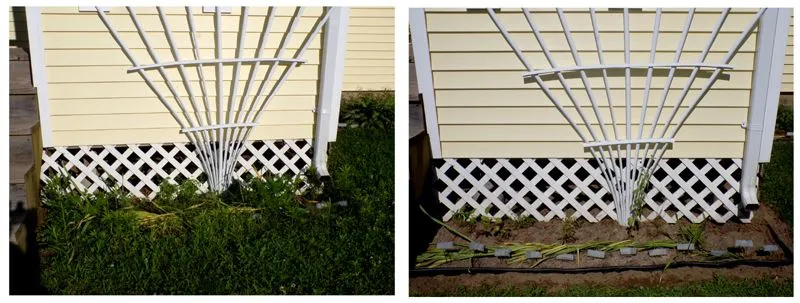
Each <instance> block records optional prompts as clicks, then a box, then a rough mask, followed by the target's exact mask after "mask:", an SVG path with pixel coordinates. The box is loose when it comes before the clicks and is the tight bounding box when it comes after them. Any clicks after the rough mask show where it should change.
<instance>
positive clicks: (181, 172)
mask: <svg viewBox="0 0 800 303" xmlns="http://www.w3.org/2000/svg"><path fill="white" fill-rule="evenodd" d="M194 149H195V147H194V145H192V144H190V143H176V144H129V145H103V146H73V147H55V148H47V149H45V150H44V152H43V153H42V182H45V183H46V182H47V181H49V180H50V177H51V176H54V175H56V174H58V173H63V172H64V170H66V171H67V172H68V173H69V174H70V176H71V177H72V178H73V180H74V181H75V182H74V183H75V184H76V185H77V186H78V187H79V188H80V189H81V190H85V191H88V192H95V191H97V190H105V189H107V188H108V185H109V184H116V185H118V186H120V187H122V188H124V189H125V190H127V191H129V192H130V193H132V194H134V195H137V196H140V197H148V198H153V197H155V194H156V192H157V191H158V185H159V184H160V183H161V181H163V180H165V179H170V180H171V181H179V180H182V179H197V180H201V181H205V174H204V173H203V170H202V169H201V166H200V161H199V159H197V155H196V154H195V152H194ZM311 153H312V151H311V139H301V140H289V141H284V140H278V141H249V142H246V143H245V145H244V151H243V152H242V154H241V155H240V156H239V158H238V159H237V164H236V168H235V174H236V176H237V177H239V178H244V177H245V176H246V175H248V174H249V175H251V176H257V175H266V174H267V173H271V174H275V175H282V174H289V175H290V176H295V175H298V174H300V173H302V172H303V171H304V170H305V169H306V168H308V167H309V165H310V164H311ZM201 183H202V184H201V190H207V189H208V184H207V183H206V182H201Z"/></svg>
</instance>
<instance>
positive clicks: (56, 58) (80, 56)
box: [44, 48, 320, 69]
mask: <svg viewBox="0 0 800 303" xmlns="http://www.w3.org/2000/svg"><path fill="white" fill-rule="evenodd" d="M276 51H277V49H264V53H265V54H274V53H275V52H276ZM286 51H287V52H289V53H294V52H296V51H297V49H292V48H290V49H287V50H286ZM155 52H156V55H157V56H158V57H159V58H160V59H161V60H163V61H174V58H173V57H172V52H171V50H170V49H156V50H155ZM178 52H179V56H180V57H181V59H183V60H194V51H193V50H192V49H186V48H184V49H179V50H178ZM214 52H215V51H214V50H213V49H201V50H200V58H213V57H214V56H215V55H214ZM131 53H133V56H134V57H136V58H137V60H140V61H144V60H145V59H148V60H147V61H152V60H149V59H150V55H149V54H148V53H147V50H145V49H134V50H131ZM243 53H244V54H251V55H254V54H255V49H244V51H243ZM44 56H45V61H46V62H47V65H48V66H118V67H121V68H125V69H128V68H130V67H131V64H130V61H128V58H126V57H125V55H124V54H123V53H122V51H121V50H113V49H46V50H45V51H44ZM222 56H223V57H225V58H234V57H235V56H236V49H231V48H229V49H223V50H222ZM304 57H305V59H306V63H304V64H301V65H299V66H300V67H301V68H302V66H303V65H317V64H319V59H320V50H308V51H306V53H305V55H304ZM149 63H150V62H149ZM261 66H262V69H263V68H264V66H266V65H263V64H262V65H261Z"/></svg>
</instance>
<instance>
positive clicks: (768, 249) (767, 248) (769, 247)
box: [762, 244, 780, 253]
mask: <svg viewBox="0 0 800 303" xmlns="http://www.w3.org/2000/svg"><path fill="white" fill-rule="evenodd" d="M762 250H763V251H765V252H768V253H773V252H777V251H779V250H780V248H779V247H778V245H775V244H768V245H764V248H762Z"/></svg>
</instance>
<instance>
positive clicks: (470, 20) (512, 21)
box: [427, 10, 753, 35]
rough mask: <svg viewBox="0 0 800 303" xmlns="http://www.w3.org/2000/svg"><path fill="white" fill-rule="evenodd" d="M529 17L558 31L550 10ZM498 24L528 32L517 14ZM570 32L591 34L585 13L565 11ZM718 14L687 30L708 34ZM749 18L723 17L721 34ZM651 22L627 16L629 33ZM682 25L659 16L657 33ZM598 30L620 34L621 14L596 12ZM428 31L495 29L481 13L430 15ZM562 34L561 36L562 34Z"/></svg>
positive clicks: (701, 16)
mask: <svg viewBox="0 0 800 303" xmlns="http://www.w3.org/2000/svg"><path fill="white" fill-rule="evenodd" d="M534 14H535V15H533V20H534V22H535V24H536V26H537V28H538V29H539V31H541V32H557V33H561V32H562V27H561V22H560V20H559V18H558V14H557V13H556V12H555V11H553V12H550V13H536V12H534ZM497 16H498V18H499V20H500V22H502V24H503V26H505V28H506V30H508V31H509V32H525V33H528V32H530V31H531V28H530V25H528V22H527V21H526V20H525V16H524V15H523V14H522V13H521V12H506V11H503V12H502V13H499V14H497ZM564 16H565V17H566V20H567V24H568V25H569V29H570V31H572V32H589V33H591V32H592V31H593V29H592V22H591V17H590V15H589V14H587V13H586V12H576V11H573V12H566V13H565V14H564ZM717 17H719V13H698V14H696V15H695V19H694V20H693V22H692V26H691V27H690V28H689V30H690V31H691V32H705V31H707V32H711V29H713V28H714V25H715V23H716V22H717ZM752 18H753V15H752V14H750V13H746V14H741V13H737V10H732V12H731V14H730V15H729V16H728V17H727V20H726V23H725V24H723V26H722V29H721V32H723V33H724V32H740V31H741V28H742V26H743V25H744V24H747V23H748V22H750V21H751V20H752ZM654 22H655V12H648V13H634V14H631V15H630V26H631V27H630V31H631V32H647V33H650V32H652V31H653V24H654ZM685 23H686V13H685V12H682V13H665V14H663V15H662V16H661V26H660V27H659V31H661V32H678V33H680V32H682V31H683V26H684V25H685ZM597 24H598V29H599V30H600V31H601V32H620V33H621V32H622V31H623V18H622V12H621V11H619V12H608V11H599V12H598V13H597ZM427 25H428V32H431V33H435V32H466V33H470V32H497V27H496V26H495V25H494V23H493V22H492V20H491V18H489V15H488V14H487V13H485V12H482V13H474V14H465V15H463V16H462V15H459V17H458V18H457V19H454V18H452V14H434V13H430V14H428V15H427ZM562 35H563V34H562Z"/></svg>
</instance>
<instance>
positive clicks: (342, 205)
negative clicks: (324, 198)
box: [336, 201, 347, 207]
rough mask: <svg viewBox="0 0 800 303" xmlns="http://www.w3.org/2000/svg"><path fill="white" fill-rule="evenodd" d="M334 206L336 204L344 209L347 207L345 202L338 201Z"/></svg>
mask: <svg viewBox="0 0 800 303" xmlns="http://www.w3.org/2000/svg"><path fill="white" fill-rule="evenodd" d="M336 204H338V205H339V206H341V207H345V206H347V201H339V202H336Z"/></svg>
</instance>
